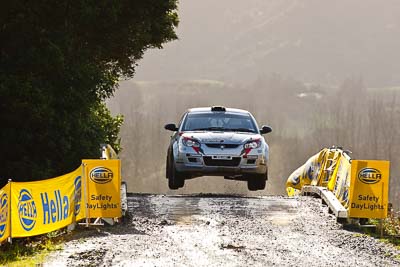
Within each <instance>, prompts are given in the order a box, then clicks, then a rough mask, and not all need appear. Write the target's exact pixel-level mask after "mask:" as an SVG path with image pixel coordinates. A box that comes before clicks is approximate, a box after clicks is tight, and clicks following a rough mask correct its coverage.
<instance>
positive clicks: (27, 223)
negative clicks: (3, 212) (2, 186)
mask: <svg viewBox="0 0 400 267" xmlns="http://www.w3.org/2000/svg"><path fill="white" fill-rule="evenodd" d="M18 201H19V202H18V215H19V221H20V223H21V226H22V227H23V228H24V229H25V230H26V231H30V230H32V228H33V227H34V226H35V224H36V218H37V211H36V205H35V201H34V200H33V197H32V195H31V193H30V192H29V191H28V190H26V189H22V190H21V192H20V193H19V197H18Z"/></svg>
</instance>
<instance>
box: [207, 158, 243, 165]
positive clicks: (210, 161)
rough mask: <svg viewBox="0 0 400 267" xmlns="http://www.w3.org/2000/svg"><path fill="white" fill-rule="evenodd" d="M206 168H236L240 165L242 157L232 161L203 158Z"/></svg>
mask: <svg viewBox="0 0 400 267" xmlns="http://www.w3.org/2000/svg"><path fill="white" fill-rule="evenodd" d="M203 160H204V164H205V165H206V166H223V167H225V166H228V167H236V166H238V165H239V163H240V157H233V158H232V159H231V160H227V159H212V157H203Z"/></svg>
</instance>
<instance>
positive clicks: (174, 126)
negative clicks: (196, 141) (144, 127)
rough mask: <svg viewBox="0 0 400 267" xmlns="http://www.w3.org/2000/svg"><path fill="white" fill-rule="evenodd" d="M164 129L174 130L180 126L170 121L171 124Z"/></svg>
mask: <svg viewBox="0 0 400 267" xmlns="http://www.w3.org/2000/svg"><path fill="white" fill-rule="evenodd" d="M164 129H165V130H168V131H173V132H176V131H178V127H176V125H175V124H173V123H169V124H167V125H165V126H164Z"/></svg>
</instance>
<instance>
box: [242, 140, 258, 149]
mask: <svg viewBox="0 0 400 267" xmlns="http://www.w3.org/2000/svg"><path fill="white" fill-rule="evenodd" d="M260 146H261V141H260V140H252V141H250V142H247V143H246V144H244V148H245V149H255V148H259V147H260Z"/></svg>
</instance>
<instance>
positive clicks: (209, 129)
mask: <svg viewBox="0 0 400 267" xmlns="http://www.w3.org/2000/svg"><path fill="white" fill-rule="evenodd" d="M229 130H230V129H227V128H224V127H207V128H196V129H192V130H191V131H229Z"/></svg>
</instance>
